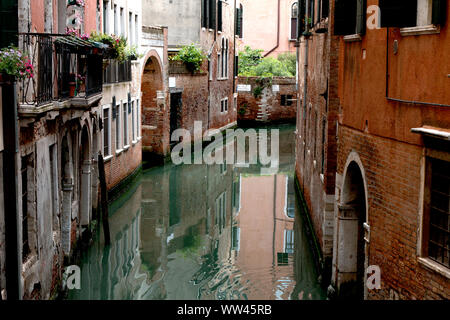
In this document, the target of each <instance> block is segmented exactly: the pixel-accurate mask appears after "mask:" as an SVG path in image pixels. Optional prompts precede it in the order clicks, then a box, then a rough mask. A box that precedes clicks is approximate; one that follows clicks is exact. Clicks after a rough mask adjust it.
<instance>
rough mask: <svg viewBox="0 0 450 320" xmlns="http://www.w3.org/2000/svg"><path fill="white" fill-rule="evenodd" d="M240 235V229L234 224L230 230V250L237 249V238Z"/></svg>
mask: <svg viewBox="0 0 450 320" xmlns="http://www.w3.org/2000/svg"><path fill="white" fill-rule="evenodd" d="M240 236H241V229H240V228H238V227H237V226H234V227H233V229H232V231H231V250H236V251H239V238H240Z"/></svg>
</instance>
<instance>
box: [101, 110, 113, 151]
mask: <svg viewBox="0 0 450 320" xmlns="http://www.w3.org/2000/svg"><path fill="white" fill-rule="evenodd" d="M110 110H111V109H110V107H105V108H104V109H103V156H104V157H107V156H109V155H111V115H110Z"/></svg>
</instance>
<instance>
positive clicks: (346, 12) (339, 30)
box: [334, 0, 357, 35]
mask: <svg viewBox="0 0 450 320" xmlns="http://www.w3.org/2000/svg"><path fill="white" fill-rule="evenodd" d="M356 1H357V0H335V4H334V6H335V8H334V34H335V35H348V34H354V33H355V32H356Z"/></svg>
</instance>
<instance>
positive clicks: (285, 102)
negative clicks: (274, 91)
mask: <svg viewBox="0 0 450 320" xmlns="http://www.w3.org/2000/svg"><path fill="white" fill-rule="evenodd" d="M293 97H294V96H293V95H291V94H288V95H286V94H282V95H281V105H282V106H285V107H287V106H292V100H293Z"/></svg>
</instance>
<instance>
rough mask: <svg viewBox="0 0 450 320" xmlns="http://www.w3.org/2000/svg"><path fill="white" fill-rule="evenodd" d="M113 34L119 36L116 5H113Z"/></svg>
mask: <svg viewBox="0 0 450 320" xmlns="http://www.w3.org/2000/svg"><path fill="white" fill-rule="evenodd" d="M114 34H115V35H118V34H119V17H118V12H117V4H115V5H114Z"/></svg>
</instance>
